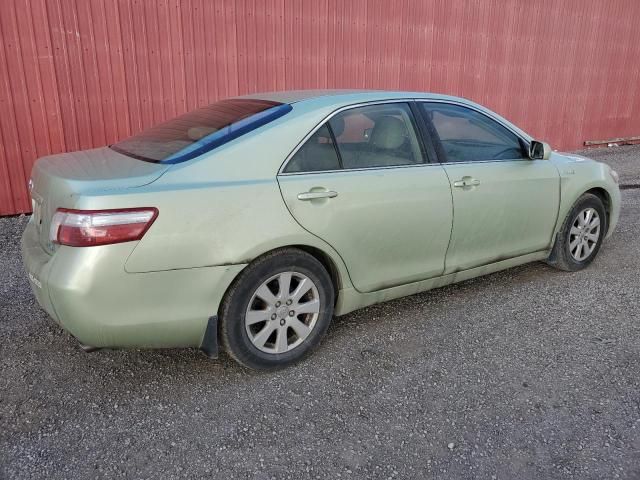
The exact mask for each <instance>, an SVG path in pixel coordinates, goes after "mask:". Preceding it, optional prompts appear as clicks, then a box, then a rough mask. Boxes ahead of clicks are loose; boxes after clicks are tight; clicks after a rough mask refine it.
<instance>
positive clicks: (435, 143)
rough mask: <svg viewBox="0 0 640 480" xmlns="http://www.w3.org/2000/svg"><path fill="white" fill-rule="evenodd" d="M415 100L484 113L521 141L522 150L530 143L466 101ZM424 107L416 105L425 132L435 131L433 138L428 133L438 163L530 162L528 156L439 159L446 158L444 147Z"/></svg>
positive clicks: (507, 126)
mask: <svg viewBox="0 0 640 480" xmlns="http://www.w3.org/2000/svg"><path fill="white" fill-rule="evenodd" d="M414 101H415V102H416V104H418V103H443V104H445V105H452V106H456V107H463V108H467V109H469V110H472V111H474V112H476V113H479V114H480V115H484V116H485V117H487V118H488V119H489V120H493V121H494V122H496V123H497V124H498V125H500V126H501V127H503V128H505V129H506V130H508V131H509V132H511V133H513V134H514V135H515V136H516V138H517V139H518V140H519V141H520V142H521V144H523V147H522V148H523V150H525V151H526V150H527V149H525V147H528V146H530V145H531V142H530V141H529V140H527V139H526V138H525V137H523V136H522V135H521V134H520V133H518V132H516V131H515V130H514V129H513V128H511V127H510V126H509V125H505V124H504V123H503V122H502V121H500V120H499V119H497V118H495V117H494V116H493V115H490V114H488V113H487V112H484V111H482V110H480V109H479V108H477V107H475V106H473V105H469V104H467V103H464V102H456V101H454V100H443V99H427V98H419V99H415V100H414ZM423 108H424V107H420V106H418V111H419V112H420V116H421V117H422V119H423V121H424V122H425V126H426V128H427V133H429V134H430V133H431V131H433V132H434V133H435V138H433V136H432V135H430V137H431V140H432V142H433V147H434V149H435V150H436V155H437V157H438V158H437V163H438V164H439V165H468V164H475V163H497V162H500V163H505V162H522V161H528V162H530V161H531V159H530V158H526V157H523V158H503V159H494V160H469V161H466V162H449V161H445V162H443V161H441V159H440V157H441V156H444V158H445V159H446V160H448V158H447V154H446V153H445V151H444V147H443V146H442V142H441V141H440V136H439V135H438V131H437V130H436V128H435V126H434V125H433V122H432V121H431V119H430V118H429V117H428V116H427V115H425V112H424V110H423Z"/></svg>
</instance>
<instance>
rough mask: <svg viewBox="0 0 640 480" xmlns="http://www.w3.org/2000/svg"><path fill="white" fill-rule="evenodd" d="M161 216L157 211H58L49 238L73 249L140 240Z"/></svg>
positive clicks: (135, 209)
mask: <svg viewBox="0 0 640 480" xmlns="http://www.w3.org/2000/svg"><path fill="white" fill-rule="evenodd" d="M157 216H158V209H157V208H152V207H149V208H125V209H118V210H69V209H66V208H59V209H58V210H57V211H56V213H55V215H54V216H53V220H52V221H51V231H50V235H49V237H50V239H51V241H52V242H54V243H59V244H60V245H68V246H70V247H93V246H96V245H110V244H112V243H122V242H130V241H132V240H140V239H141V238H142V236H143V235H144V234H145V232H146V231H147V230H148V229H149V227H150V226H151V224H152V223H153V222H154V220H155V219H156V217H157Z"/></svg>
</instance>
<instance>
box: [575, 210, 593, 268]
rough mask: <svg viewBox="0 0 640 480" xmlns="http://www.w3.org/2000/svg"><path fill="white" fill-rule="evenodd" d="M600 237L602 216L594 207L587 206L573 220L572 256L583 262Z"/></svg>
mask: <svg viewBox="0 0 640 480" xmlns="http://www.w3.org/2000/svg"><path fill="white" fill-rule="evenodd" d="M599 239H600V216H599V215H598V212H597V211H596V210H595V209H594V208H591V207H589V208H585V209H584V210H582V211H581V212H580V213H578V215H577V216H576V218H575V219H574V221H573V225H572V226H571V230H570V231H569V252H571V256H572V257H573V258H574V259H575V260H577V261H579V262H582V261H584V260H586V259H587V258H588V257H589V255H591V253H593V251H594V250H595V248H596V245H597V244H598V240H599Z"/></svg>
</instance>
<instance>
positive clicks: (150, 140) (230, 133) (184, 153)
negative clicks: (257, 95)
mask: <svg viewBox="0 0 640 480" xmlns="http://www.w3.org/2000/svg"><path fill="white" fill-rule="evenodd" d="M289 111H291V105H288V104H283V103H278V102H271V101H267V100H255V99H230V100H222V101H220V102H216V103H213V104H211V105H209V106H207V107H203V108H199V109H197V110H194V111H192V112H189V113H185V114H184V115H181V116H179V117H176V118H174V119H173V120H169V121H168V122H165V123H161V124H160V125H156V126H155V127H151V128H149V129H148V130H145V131H143V132H141V133H138V134H137V135H134V136H132V137H129V138H127V139H125V140H122V141H121V142H118V143H116V144H113V145H111V148H112V149H113V150H115V151H116V152H119V153H122V154H124V155H128V156H130V157H133V158H137V159H139V160H144V161H146V162H154V163H180V162H184V161H186V160H189V159H191V158H195V157H197V156H199V155H202V154H203V153H205V152H208V151H210V150H213V149H214V148H216V147H218V146H220V145H222V144H224V143H227V142H229V141H231V140H233V139H234V138H238V137H239V136H241V135H244V134H245V133H248V132H250V131H251V130H254V129H256V128H258V127H261V126H262V125H265V124H267V123H269V122H271V121H273V120H275V119H276V118H279V117H281V116H282V115H284V114H286V113H287V112H289Z"/></svg>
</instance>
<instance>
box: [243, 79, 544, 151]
mask: <svg viewBox="0 0 640 480" xmlns="http://www.w3.org/2000/svg"><path fill="white" fill-rule="evenodd" d="M237 98H252V99H259V100H268V101H272V102H279V103H288V104H298V105H299V106H301V107H303V109H302V110H303V111H304V110H307V109H309V110H314V109H315V110H319V111H322V110H323V109H335V108H340V107H342V106H348V105H353V104H357V103H367V102H381V101H385V100H402V99H420V100H441V101H449V102H454V103H457V104H462V105H466V106H469V107H472V108H474V109H476V110H479V111H481V112H484V113H485V114H486V115H488V116H489V117H492V118H493V119H494V120H498V121H499V122H501V123H502V124H504V125H506V126H508V127H510V128H511V129H512V130H513V131H515V132H517V133H518V134H519V135H521V136H522V137H523V138H524V139H525V140H527V141H530V140H531V138H532V137H531V136H530V135H529V134H528V133H526V132H525V131H523V130H522V129H520V128H519V127H518V126H517V125H514V124H513V123H511V122H509V121H508V120H507V119H506V118H504V117H502V116H500V115H499V114H497V113H496V112H493V111H491V110H489V109H488V108H486V107H484V106H482V105H479V104H477V103H475V102H473V101H472V100H469V99H466V98H463V97H455V96H452V95H442V94H439V93H429V92H401V91H392V90H357V89H350V90H288V91H281V92H267V93H254V94H251V95H245V96H242V97H237ZM304 107H307V108H304Z"/></svg>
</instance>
